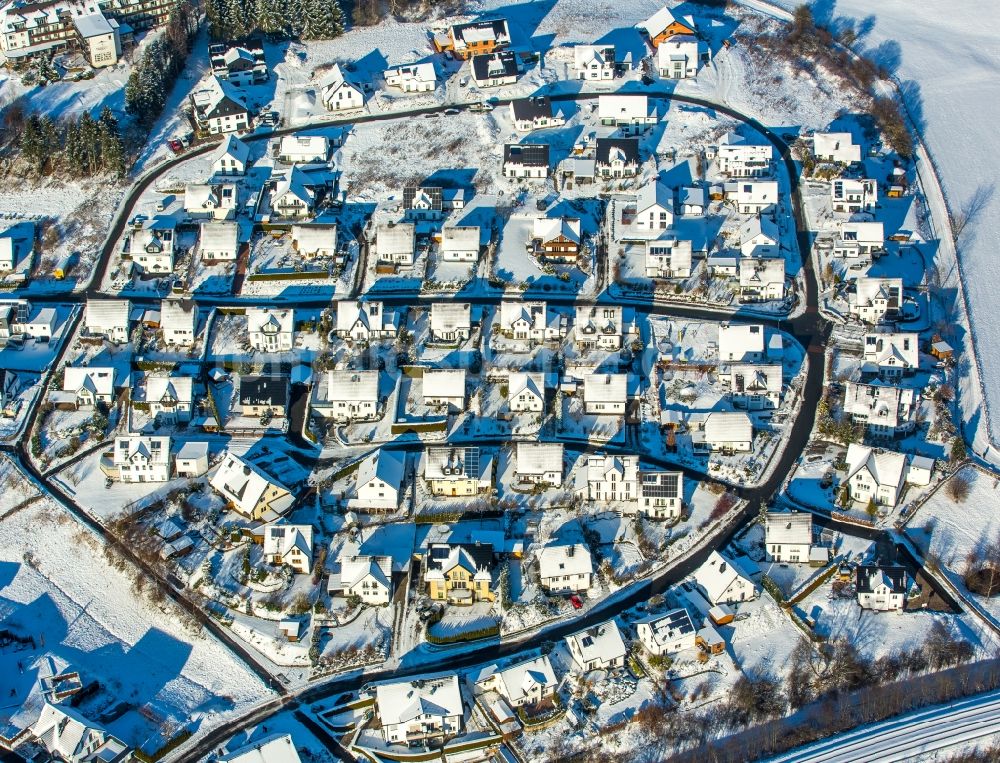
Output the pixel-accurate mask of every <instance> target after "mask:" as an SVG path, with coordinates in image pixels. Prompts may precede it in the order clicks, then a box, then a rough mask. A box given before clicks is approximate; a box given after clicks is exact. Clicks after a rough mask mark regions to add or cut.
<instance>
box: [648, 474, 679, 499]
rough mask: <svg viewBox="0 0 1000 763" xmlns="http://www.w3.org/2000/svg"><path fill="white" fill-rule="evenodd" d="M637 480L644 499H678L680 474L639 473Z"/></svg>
mask: <svg viewBox="0 0 1000 763" xmlns="http://www.w3.org/2000/svg"><path fill="white" fill-rule="evenodd" d="M639 480H640V481H641V482H642V495H643V496H644V497H646V498H680V482H681V475H680V472H640V473H639Z"/></svg>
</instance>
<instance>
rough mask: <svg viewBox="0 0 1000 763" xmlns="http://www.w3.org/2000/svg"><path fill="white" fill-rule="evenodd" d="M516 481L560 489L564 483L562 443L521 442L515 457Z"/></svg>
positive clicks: (517, 446) (518, 444)
mask: <svg viewBox="0 0 1000 763" xmlns="http://www.w3.org/2000/svg"><path fill="white" fill-rule="evenodd" d="M514 479H515V480H517V481H519V482H529V483H532V484H535V485H548V486H550V487H558V486H560V485H562V481H563V445H562V443H561V442H519V443H517V445H516V449H515V457H514Z"/></svg>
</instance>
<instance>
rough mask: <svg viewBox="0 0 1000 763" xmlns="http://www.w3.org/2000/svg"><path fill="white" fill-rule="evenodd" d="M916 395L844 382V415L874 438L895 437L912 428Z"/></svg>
mask: <svg viewBox="0 0 1000 763" xmlns="http://www.w3.org/2000/svg"><path fill="white" fill-rule="evenodd" d="M915 402H916V393H915V392H914V390H913V389H909V388H904V387H897V386H888V385H884V384H859V383H856V382H847V385H846V387H845V390H844V413H845V414H846V415H848V416H850V417H851V419H852V420H853V421H855V422H857V423H860V424H864V425H865V427H866V428H867V430H868V433H869V434H870V435H871V436H873V437H897V436H899V435H903V434H906V433H907V432H910V431H911V430H912V429H913V427H914V426H915V421H914V414H915Z"/></svg>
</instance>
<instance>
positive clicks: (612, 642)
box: [566, 620, 627, 673]
mask: <svg viewBox="0 0 1000 763" xmlns="http://www.w3.org/2000/svg"><path fill="white" fill-rule="evenodd" d="M566 646H568V647H569V653H570V655H572V657H573V663H574V664H575V665H576V667H577V668H579V669H580V670H581V671H582V672H584V673H587V672H589V671H591V670H611V669H612V668H621V667H624V666H625V655H626V654H627V650H626V649H625V642H624V640H622V634H621V631H620V630H618V623H616V622H615V621H614V620H608V621H607V622H606V623H601V624H600V625H595V626H593V627H591V628H587V629H585V630H582V631H578V632H576V633H574V634H572V635H570V636H567V637H566Z"/></svg>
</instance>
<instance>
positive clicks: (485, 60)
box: [469, 50, 521, 88]
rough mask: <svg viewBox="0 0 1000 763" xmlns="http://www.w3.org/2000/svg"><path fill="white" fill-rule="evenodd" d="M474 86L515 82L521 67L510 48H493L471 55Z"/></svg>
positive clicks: (490, 85)
mask: <svg viewBox="0 0 1000 763" xmlns="http://www.w3.org/2000/svg"><path fill="white" fill-rule="evenodd" d="M469 68H470V69H471V71H472V81H473V82H474V83H475V84H476V87H483V88H485V87H501V86H502V85H513V84H514V83H515V82H517V75H518V74H520V72H521V68H520V66H518V63H517V54H516V53H515V52H514V51H512V50H495V51H493V52H492V53H481V54H479V55H477V56H473V57H472V61H471V62H470V67H469Z"/></svg>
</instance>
